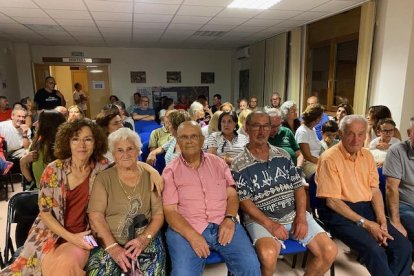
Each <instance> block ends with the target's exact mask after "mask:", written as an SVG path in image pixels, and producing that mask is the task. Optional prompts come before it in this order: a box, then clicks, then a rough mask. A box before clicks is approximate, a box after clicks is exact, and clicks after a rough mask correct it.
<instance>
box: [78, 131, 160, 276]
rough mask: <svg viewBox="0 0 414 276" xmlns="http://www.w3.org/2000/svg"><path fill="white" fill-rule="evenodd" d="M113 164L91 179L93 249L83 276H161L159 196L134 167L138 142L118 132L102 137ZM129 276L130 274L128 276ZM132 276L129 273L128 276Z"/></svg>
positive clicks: (147, 176) (138, 166)
mask: <svg viewBox="0 0 414 276" xmlns="http://www.w3.org/2000/svg"><path fill="white" fill-rule="evenodd" d="M108 144H109V149H110V151H111V152H112V154H113V156H114V160H115V165H114V166H113V167H111V168H109V169H107V170H105V171H103V172H102V173H101V174H99V175H98V176H97V177H96V180H95V184H94V186H93V189H92V193H91V197H90V201H89V206H88V214H89V220H90V224H91V227H92V230H93V234H94V236H95V237H96V238H97V241H98V243H99V247H97V248H95V249H94V250H93V251H92V252H91V255H90V258H89V262H88V265H87V268H86V271H87V273H88V275H121V273H126V272H129V273H131V272H132V273H133V275H138V274H137V270H140V271H139V272H140V273H141V274H139V275H165V249H164V245H163V242H162V239H161V236H160V235H159V231H160V229H161V227H162V225H163V223H164V214H163V209H162V203H161V198H160V196H159V195H158V194H157V193H156V192H153V191H152V190H151V181H150V174H149V173H148V172H147V171H146V170H145V169H144V167H143V166H142V164H141V163H137V161H136V160H137V159H138V155H139V153H140V151H141V147H142V144H141V141H140V139H139V137H138V136H137V135H136V133H135V132H133V131H132V130H130V129H128V128H121V129H118V130H117V131H115V132H113V133H111V134H110V135H109V137H108ZM134 273H135V274H134ZM131 275H132V274H131Z"/></svg>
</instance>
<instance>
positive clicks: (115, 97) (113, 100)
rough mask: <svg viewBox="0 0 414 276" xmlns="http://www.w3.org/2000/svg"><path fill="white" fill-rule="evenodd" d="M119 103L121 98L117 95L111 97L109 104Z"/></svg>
mask: <svg viewBox="0 0 414 276" xmlns="http://www.w3.org/2000/svg"><path fill="white" fill-rule="evenodd" d="M117 101H119V98H118V97H117V96H115V95H111V96H109V103H110V104H114V103H115V102H117Z"/></svg>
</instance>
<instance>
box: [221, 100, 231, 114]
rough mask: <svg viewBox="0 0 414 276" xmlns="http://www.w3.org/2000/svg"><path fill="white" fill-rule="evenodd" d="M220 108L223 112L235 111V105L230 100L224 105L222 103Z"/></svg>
mask: <svg viewBox="0 0 414 276" xmlns="http://www.w3.org/2000/svg"><path fill="white" fill-rule="evenodd" d="M219 110H220V111H223V112H230V111H233V105H232V104H231V103H229V102H225V103H223V104H222V105H220V108H219Z"/></svg>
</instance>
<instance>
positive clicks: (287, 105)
mask: <svg viewBox="0 0 414 276" xmlns="http://www.w3.org/2000/svg"><path fill="white" fill-rule="evenodd" d="M294 106H296V103H295V102H294V101H286V102H284V103H283V104H282V106H281V107H280V112H281V115H282V119H283V120H286V119H287V117H288V114H289V110H290V109H291V108H292V107H294Z"/></svg>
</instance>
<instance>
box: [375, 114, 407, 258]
mask: <svg viewBox="0 0 414 276" xmlns="http://www.w3.org/2000/svg"><path fill="white" fill-rule="evenodd" d="M407 132H408V136H409V138H408V140H406V141H403V142H399V143H397V144H394V145H392V146H391V147H390V149H389V151H388V154H387V157H386V158H385V162H384V166H383V167H382V173H383V174H384V175H385V176H386V177H387V178H386V187H387V196H386V198H387V202H388V214H389V216H390V220H391V223H392V225H393V226H394V227H395V228H397V230H398V231H400V233H401V234H403V235H404V236H406V237H407V238H408V239H409V240H410V242H411V245H413V250H414V190H413V187H414V162H413V157H414V117H411V118H410V128H409V129H408V130H407ZM412 256H413V257H414V251H413V254H412ZM413 259H414V258H413Z"/></svg>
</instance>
